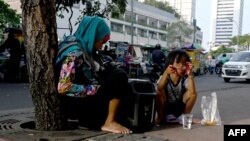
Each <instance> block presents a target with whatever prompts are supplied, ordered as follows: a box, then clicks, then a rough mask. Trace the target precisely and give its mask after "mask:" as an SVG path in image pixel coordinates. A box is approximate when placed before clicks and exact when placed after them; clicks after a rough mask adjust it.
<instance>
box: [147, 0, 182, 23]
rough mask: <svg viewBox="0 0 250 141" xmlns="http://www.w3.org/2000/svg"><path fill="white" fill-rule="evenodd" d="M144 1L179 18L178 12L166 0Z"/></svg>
mask: <svg viewBox="0 0 250 141" xmlns="http://www.w3.org/2000/svg"><path fill="white" fill-rule="evenodd" d="M144 3H145V4H147V5H151V6H154V7H157V8H159V9H161V10H164V11H167V12H169V13H172V14H174V15H175V17H176V18H178V19H180V18H181V16H180V14H179V13H178V12H177V11H176V10H175V9H173V7H171V6H170V5H169V3H168V2H167V1H164V2H163V1H156V0H145V1H144Z"/></svg>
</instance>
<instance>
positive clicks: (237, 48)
mask: <svg viewBox="0 0 250 141" xmlns="http://www.w3.org/2000/svg"><path fill="white" fill-rule="evenodd" d="M228 20H229V21H232V22H234V23H235V25H236V26H237V43H236V44H237V45H236V48H235V52H238V50H239V24H238V23H237V22H236V21H235V20H233V19H228Z"/></svg>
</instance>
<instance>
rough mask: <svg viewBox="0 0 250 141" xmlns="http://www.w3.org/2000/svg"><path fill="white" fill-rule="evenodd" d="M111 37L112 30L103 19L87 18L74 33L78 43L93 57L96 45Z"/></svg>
mask: <svg viewBox="0 0 250 141" xmlns="http://www.w3.org/2000/svg"><path fill="white" fill-rule="evenodd" d="M108 35H110V29H109V27H108V25H107V23H106V22H105V20H104V19H103V18H101V17H97V16H86V17H84V18H83V20H82V21H81V23H80V25H79V27H78V29H77V30H76V32H75V33H74V36H75V37H76V39H77V41H78V42H79V43H80V44H81V46H82V47H83V48H84V50H85V51H86V52H87V54H88V55H89V56H92V52H93V48H94V44H95V42H96V41H100V40H101V39H103V38H104V37H106V36H108Z"/></svg>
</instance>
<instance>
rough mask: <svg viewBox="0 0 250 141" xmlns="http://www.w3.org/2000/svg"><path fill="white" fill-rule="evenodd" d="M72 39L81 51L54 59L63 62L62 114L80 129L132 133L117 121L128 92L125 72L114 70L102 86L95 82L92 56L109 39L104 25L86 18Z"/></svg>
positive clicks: (71, 52) (59, 90)
mask: <svg viewBox="0 0 250 141" xmlns="http://www.w3.org/2000/svg"><path fill="white" fill-rule="evenodd" d="M72 37H73V38H75V39H76V41H77V42H78V43H79V46H81V49H79V48H77V47H76V46H72V47H70V48H68V49H66V51H64V52H63V53H61V54H59V56H58V58H57V62H60V61H62V62H63V64H62V66H61V70H60V77H59V82H58V93H59V94H60V95H61V101H62V105H63V108H64V110H65V111H64V112H65V114H66V115H75V117H68V118H78V119H79V122H80V124H81V125H82V126H87V127H90V128H95V129H97V128H99V129H101V130H103V131H108V132H112V133H121V134H127V133H131V130H130V129H128V128H126V127H125V126H123V125H121V124H120V123H118V122H117V119H116V117H117V113H118V106H119V105H120V103H121V101H122V99H123V97H124V96H125V95H126V94H127V92H128V87H127V86H128V77H127V74H126V72H125V71H123V70H121V69H115V70H114V71H112V72H110V73H109V74H108V75H107V76H108V77H107V78H106V79H105V81H104V83H102V85H101V86H100V85H97V84H96V80H95V76H96V71H97V68H98V67H97V66H96V62H95V61H94V59H93V54H94V53H95V52H96V51H98V50H100V49H101V48H102V46H103V44H105V43H106V42H107V41H108V40H109V39H110V29H109V27H108V25H107V23H106V22H105V21H104V20H103V19H102V18H100V17H92V16H86V17H84V18H83V20H82V21H81V23H80V25H79V27H78V29H77V30H76V32H75V33H74V36H72ZM72 37H71V38H72ZM72 113H73V114H72Z"/></svg>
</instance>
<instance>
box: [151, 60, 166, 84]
mask: <svg viewBox="0 0 250 141" xmlns="http://www.w3.org/2000/svg"><path fill="white" fill-rule="evenodd" d="M151 67H152V70H151V71H150V72H149V73H148V77H149V80H150V81H151V82H152V83H156V82H157V80H158V79H159V78H160V76H161V74H162V70H163V69H162V66H160V65H159V64H151Z"/></svg>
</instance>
